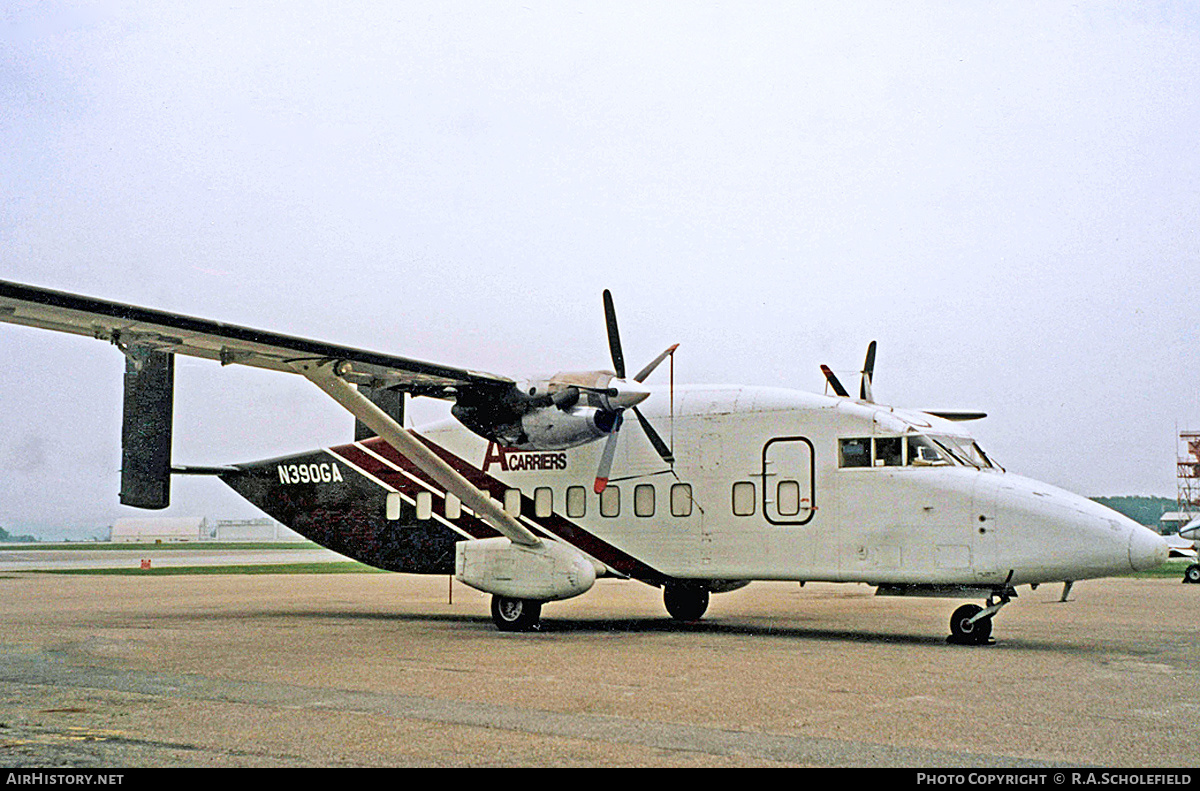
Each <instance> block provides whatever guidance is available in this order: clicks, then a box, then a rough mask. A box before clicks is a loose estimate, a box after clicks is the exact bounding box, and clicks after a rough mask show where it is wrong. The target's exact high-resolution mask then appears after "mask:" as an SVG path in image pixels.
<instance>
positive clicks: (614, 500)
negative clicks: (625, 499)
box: [600, 486, 621, 516]
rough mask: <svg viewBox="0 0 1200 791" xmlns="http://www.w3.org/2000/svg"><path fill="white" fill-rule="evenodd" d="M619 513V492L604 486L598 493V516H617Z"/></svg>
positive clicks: (616, 489) (617, 489)
mask: <svg viewBox="0 0 1200 791" xmlns="http://www.w3.org/2000/svg"><path fill="white" fill-rule="evenodd" d="M620 513H621V490H620V489H619V488H617V487H616V486H606V487H605V488H604V491H602V492H600V516H619V515H620Z"/></svg>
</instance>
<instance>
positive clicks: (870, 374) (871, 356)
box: [858, 341, 875, 402]
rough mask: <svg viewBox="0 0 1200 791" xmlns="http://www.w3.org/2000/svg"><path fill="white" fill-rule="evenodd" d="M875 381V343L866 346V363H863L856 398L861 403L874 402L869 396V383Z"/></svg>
mask: <svg viewBox="0 0 1200 791" xmlns="http://www.w3.org/2000/svg"><path fill="white" fill-rule="evenodd" d="M874 381H875V341H871V343H870V345H868V346H867V361H866V362H865V363H863V372H862V385H860V386H859V389H858V397H859V398H861V399H862V400H863V401H872V402H873V401H874V400H875V399H874V397H873V396H872V395H871V383H872V382H874Z"/></svg>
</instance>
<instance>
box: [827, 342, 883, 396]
mask: <svg viewBox="0 0 1200 791" xmlns="http://www.w3.org/2000/svg"><path fill="white" fill-rule="evenodd" d="M821 373H823V374H825V380H826V381H827V382H829V386H830V387H831V388H833V392H835V393H837V394H838V395H840V396H841V397H842V398H849V397H850V391H849V390H847V389H846V387H845V385H843V384H842V382H841V380H840V379H838V378H837V376H835V375H834V373H833V371H832V370H830V368H829V366H828V365H822V366H821ZM874 379H875V341H871V343H870V344H868V345H867V359H866V361H865V362H864V363H863V370H862V383H861V384H860V385H859V386H858V398H859V400H860V401H866V402H868V403H874V401H875V399H874V397H873V396H872V395H871V382H872V381H874Z"/></svg>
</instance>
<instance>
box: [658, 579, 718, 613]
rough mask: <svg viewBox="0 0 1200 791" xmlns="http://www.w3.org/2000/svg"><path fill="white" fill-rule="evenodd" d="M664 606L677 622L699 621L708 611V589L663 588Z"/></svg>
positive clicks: (672, 586) (689, 586) (691, 586)
mask: <svg viewBox="0 0 1200 791" xmlns="http://www.w3.org/2000/svg"><path fill="white" fill-rule="evenodd" d="M663 604H665V605H666V606H667V612H668V613H670V614H671V617H672V618H674V619H675V620H677V621H698V620H700V619H701V618H702V617H704V611H705V610H707V609H708V588H701V587H699V586H694V585H668V586H666V587H665V588H663Z"/></svg>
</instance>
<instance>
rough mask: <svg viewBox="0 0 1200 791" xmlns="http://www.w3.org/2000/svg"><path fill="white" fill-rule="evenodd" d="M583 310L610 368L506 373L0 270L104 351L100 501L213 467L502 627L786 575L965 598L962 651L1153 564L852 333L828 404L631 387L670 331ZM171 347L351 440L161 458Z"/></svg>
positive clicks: (10, 313) (52, 320) (17, 313)
mask: <svg viewBox="0 0 1200 791" xmlns="http://www.w3.org/2000/svg"><path fill="white" fill-rule="evenodd" d="M604 308H605V315H606V319H607V327H608V339H609V348H610V352H611V357H612V362H613V369H614V370H612V371H590V372H571V373H560V374H556V375H554V376H549V377H546V378H544V379H540V380H529V381H515V380H512V379H508V378H506V377H502V376H496V375H493V374H488V373H480V372H476V371H468V370H463V369H458V368H451V367H448V366H443V365H437V364H432V363H426V362H420V361H417V360H412V359H408V358H403V357H395V356H392V355H386V354H380V353H377V352H371V351H366V350H363V349H355V348H348V347H343V346H336V345H332V344H327V343H322V342H318V341H312V340H306V339H302V338H295V337H289V336H284V335H278V334H275V333H269V332H263V331H259V330H252V329H247V328H244V327H237V326H231V325H227V324H221V323H218V322H213V321H207V320H203V319H196V318H190V317H187V316H182V315H178V314H173V313H165V312H162V311H156V310H150V309H146V308H140V307H135V306H130V305H122V304H117V303H112V302H106V301H102V300H97V299H93V298H89V297H84V296H79V295H75V294H66V293H61V292H55V291H48V290H45V289H42V288H36V287H32V286H27V285H21V284H17V283H7V282H2V281H0V320H3V321H7V322H12V323H16V324H25V325H29V326H34V327H42V328H45V329H53V330H60V331H64V332H71V333H76V334H82V335H90V336H92V337H95V338H98V339H100V340H104V341H108V342H111V343H112V344H114V345H116V346H117V347H118V348H119V349H120V350H121V351H122V352H123V353H124V354H125V356H126V373H125V408H124V423H123V429H122V448H123V450H122V479H121V494H120V497H121V502H122V503H125V504H127V505H132V506H136V507H142V508H164V507H166V505H167V504H168V502H169V491H170V476H171V474H172V473H174V474H210V475H216V476H217V477H219V478H220V479H221V480H223V481H224V482H225V483H226V484H228V485H229V486H231V487H232V488H233V489H235V490H236V491H237V492H239V493H240V494H242V495H243V496H245V497H246V498H247V499H248V500H250V501H251V502H252V503H254V504H255V505H256V506H258V507H259V508H261V509H262V510H263V511H265V512H266V513H268V514H270V515H271V516H273V517H274V518H276V519H278V520H279V521H280V522H282V523H284V524H286V525H288V526H289V527H290V528H292V529H293V530H296V531H297V532H299V533H301V534H303V535H305V536H307V537H308V538H310V539H312V540H313V541H315V542H317V543H319V544H322V545H324V546H327V547H329V548H331V549H333V550H335V551H337V552H339V553H341V554H343V555H347V556H349V557H352V558H355V559H357V560H360V561H362V562H364V563H367V564H370V565H372V566H376V567H379V568H383V569H388V570H392V571H399V572H410V573H426V574H450V573H453V574H454V575H455V576H456V577H457V578H458V579H459V580H461V581H462V582H464V583H466V584H467V585H469V586H471V587H473V588H476V589H478V590H480V591H483V592H486V593H490V594H492V615H493V619H494V621H495V623H496V626H497V627H499V628H500V629H502V630H528V629H535V628H537V627H538V625H539V620H540V617H541V608H542V605H543V604H544V603H545V602H550V601H557V600H562V599H568V598H571V597H573V596H578V595H580V594H583V593H585V592H587V591H588V589H589V588H591V587H592V585H593V583H594V582H595V580H596V579H597V578H598V577H617V578H625V579H628V578H633V579H637V580H639V581H641V582H644V583H648V584H650V585H654V586H658V587H661V588H662V589H663V594H664V600H665V604H666V609H667V611H668V612H669V613H670V614H671V616H673V617H674V618H677V619H679V620H683V621H692V620H695V619H698V618H700V617H701V616H702V615H703V614H704V611H705V609H706V608H707V606H708V600H709V595H710V594H712V593H721V592H725V591H731V590H735V589H737V588H740V587H742V586H744V585H746V584H747V583H749V582H751V581H753V580H795V581H799V582H801V583H804V582H809V581H827V582H857V583H866V584H868V585H872V586H876V588H877V592H878V593H879V594H891V595H918V596H922V595H923V596H963V597H969V596H978V597H979V598H980V599H984V600H985V601H986V604H985V605H984V606H980V605H978V604H965V605H963V606H962V607H960V608H958V609H957V610H956V611H955V612H954V614H953V616H952V617H951V620H950V632H951V634H950V638H949V639H950V640H951V641H952V642H957V643H967V644H978V643H986V642H989V641H990V639H991V638H990V635H991V631H992V619H993V617H994V616H995V615H996V613H997V612H998V611H999V610H1000V608H1001V607H1003V606H1004V605H1005V604H1007V603H1008V602H1009V601H1010V600H1011V599H1012V598H1013V597H1015V596H1016V595H1017V594H1016V590H1015V589H1016V587H1017V586H1019V585H1031V586H1036V585H1038V584H1041V583H1048V582H1056V581H1061V582H1067V583H1070V582H1072V581H1074V580H1080V579H1085V578H1089V577H1101V576H1107V575H1116V574H1125V573H1129V572H1132V571H1138V570H1141V569H1147V568H1150V567H1152V566H1156V565H1158V564H1160V563H1162V562H1163V561H1164V560H1165V559H1166V557H1167V546H1166V544H1165V543H1164V541H1163V539H1162V538H1161V537H1159V536H1158V535H1156V534H1155V533H1153V532H1152V531H1151V530H1149V529H1147V528H1145V527H1142V526H1141V525H1138V524H1136V523H1135V522H1133V521H1131V520H1129V519H1126V518H1125V517H1123V516H1121V515H1119V514H1117V513H1116V512H1115V511H1112V510H1110V509H1108V508H1106V507H1104V506H1101V505H1098V504H1096V503H1093V502H1091V501H1089V500H1086V499H1084V498H1082V497H1078V496H1076V495H1073V494H1070V493H1068V492H1065V491H1062V490H1061V489H1057V488H1055V487H1053V486H1049V485H1047V484H1044V483H1039V482H1037V481H1033V480H1029V479H1027V478H1021V477H1018V476H1016V475H1014V474H1012V473H1009V472H1006V471H1004V470H1003V469H1002V468H1001V467H999V466H998V465H997V464H996V463H995V462H994V461H992V460H991V459H990V458H989V457H988V456H987V454H985V453H984V452H983V450H982V449H981V448H980V447H979V445H978V444H977V443H976V442H975V441H974V440H973V439H972V438H971V436H970V435H969V434H968V433H967V432H965V431H963V430H962V429H961V428H960V426H961V423H962V421H964V420H969V419H973V418H977V417H982V416H983V415H982V414H979V413H969V412H948V411H938V410H929V411H906V410H900V409H894V408H892V407H887V406H883V405H880V404H876V403H875V402H874V399H873V398H872V394H871V383H872V377H873V369H874V357H875V344H874V343H872V344H871V345H870V348H869V351H868V354H867V361H866V365H865V367H864V371H863V374H862V383H861V386H860V390H859V397H858V398H853V397H851V396H850V394H849V393H848V392H847V391H846V389H845V388H844V387H843V386H842V384H841V383H840V382H839V381H838V379H837V377H836V376H835V375H834V374H833V373H832V372H831V371H829V369H828V368H825V367H824V366H822V368H823V369H824V370H825V373H826V377H827V380H828V382H829V385H830V387H831V388H832V389H833V391H834V393H835V395H832V396H826V395H814V394H808V393H802V392H795V391H791V390H782V389H773V388H763V387H679V388H676V387H674V385H673V379H674V376H673V374H672V377H671V379H672V385H671V386H670V387H667V388H663V387H651V386H649V385H647V384H645V381H646V380H647V379H648V378H649V377H650V375H651V374H652V373H653V372H654V371H655V369H656V368H657V366H658V365H659V364H660V363H662V362H663V361H664V360H665V359H666V358H667V357H668V356H670V355H671V354H672V352H673V351H674V348H675V347H671V348H669V349H667V350H666V351H664V352H663V353H662V354H661V355H659V357H658V358H657V359H655V360H653V361H652V362H651V363H649V364H648V365H647V366H646V367H645V368H643V369H641V370H640V371H639V372H638V373H636V374H635V375H633V376H632V377H630V376H628V375H627V372H626V368H625V360H624V356H623V354H622V350H621V342H620V338H619V335H618V332H617V321H616V314H615V311H614V310H613V304H612V298H611V296H610V295H609V294H608V292H607V291H606V292H605V293H604ZM176 354H186V355H193V356H197V357H205V358H209V359H213V360H218V361H220V362H221V363H222V364H223V365H228V364H234V363H236V364H240V365H250V366H256V367H260V368H268V369H271V370H275V371H282V372H287V373H292V374H299V375H301V376H304V377H306V378H307V379H309V380H310V381H312V382H313V384H315V385H316V386H317V387H319V388H320V389H321V390H323V391H324V392H325V393H327V394H328V395H329V396H331V397H332V398H334V399H335V400H336V401H337V402H338V403H340V404H341V405H342V406H344V407H345V408H346V409H347V410H349V411H350V412H351V413H352V414H354V416H355V417H356V418H357V419H358V421H359V425H358V430H357V431H356V439H355V441H354V442H351V443H347V444H345V445H341V446H338V447H333V448H327V449H324V450H316V451H312V452H309V453H303V454H299V455H295V456H289V457H286V458H277V459H270V460H267V461H260V462H252V463H247V464H235V465H231V466H227V467H181V466H172V464H171V452H170V451H171V421H172V399H173V373H174V355H176ZM672 360H673V358H672ZM405 395H410V396H427V397H433V398H441V399H448V400H452V401H453V402H454V405H453V407H452V414H453V416H454V419H448V420H446V421H444V422H441V423H438V424H435V425H431V426H428V427H425V428H422V429H420V430H419V431H414V430H407V429H405V428H403V425H402V424H403V405H404V396H405ZM630 412H632V413H633V416H634V418H636V421H637V423H638V424H639V426H640V428H641V431H640V432H639V431H631V430H630V429H629V428H628V427H627V426H626V425H625V424H626V423H627V421H626V418H627V417H628V415H629V413H630ZM660 432H661V433H660ZM664 434H665V435H666V436H668V437H669V438H670V439H671V442H670V443H668V442H667V441H666V440H664V439H663V435H664Z"/></svg>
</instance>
